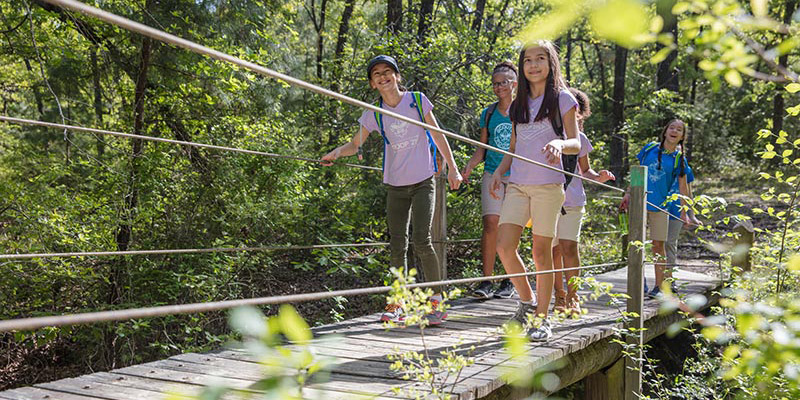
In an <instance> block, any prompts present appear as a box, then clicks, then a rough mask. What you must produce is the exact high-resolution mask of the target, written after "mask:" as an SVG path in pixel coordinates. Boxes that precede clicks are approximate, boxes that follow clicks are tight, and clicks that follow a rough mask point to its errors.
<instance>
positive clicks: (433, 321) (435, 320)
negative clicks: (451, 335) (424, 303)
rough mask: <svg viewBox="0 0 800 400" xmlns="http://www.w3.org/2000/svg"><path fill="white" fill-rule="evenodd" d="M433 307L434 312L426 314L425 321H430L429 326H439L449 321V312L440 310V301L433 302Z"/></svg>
mask: <svg viewBox="0 0 800 400" xmlns="http://www.w3.org/2000/svg"><path fill="white" fill-rule="evenodd" d="M431 305H432V306H433V312H431V313H430V314H426V315H425V319H427V320H428V325H439V324H441V323H442V322H444V320H445V319H447V312H446V311H442V310H440V307H439V301H438V300H431Z"/></svg>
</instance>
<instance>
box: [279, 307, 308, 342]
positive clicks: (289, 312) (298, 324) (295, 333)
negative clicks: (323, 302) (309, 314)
mask: <svg viewBox="0 0 800 400" xmlns="http://www.w3.org/2000/svg"><path fill="white" fill-rule="evenodd" d="M279 318H280V323H281V330H282V331H283V334H284V335H286V337H287V338H289V340H291V341H293V342H297V343H305V342H308V341H309V340H311V337H312V336H311V329H309V327H308V324H306V321H304V320H303V317H301V316H300V314H298V313H297V311H295V309H294V307H292V306H290V305H288V304H284V305H282V306H281V311H280V317H279Z"/></svg>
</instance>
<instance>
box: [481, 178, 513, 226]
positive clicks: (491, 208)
mask: <svg viewBox="0 0 800 400" xmlns="http://www.w3.org/2000/svg"><path fill="white" fill-rule="evenodd" d="M502 182H503V188H502V189H500V190H498V191H497V195H498V196H500V199H499V200H498V199H495V198H494V197H492V194H491V190H492V188H491V187H490V186H491V184H492V174H489V173H484V174H483V178H481V210H482V211H481V217H483V216H484V215H500V211H501V210H502V208H503V199H504V198H505V197H506V187H507V186H508V177H507V176H505V177H503V179H502Z"/></svg>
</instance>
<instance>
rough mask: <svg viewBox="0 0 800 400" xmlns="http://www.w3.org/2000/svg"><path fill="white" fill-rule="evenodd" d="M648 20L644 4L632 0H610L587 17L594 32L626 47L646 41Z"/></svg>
mask: <svg viewBox="0 0 800 400" xmlns="http://www.w3.org/2000/svg"><path fill="white" fill-rule="evenodd" d="M649 21H650V17H649V16H648V14H647V10H646V9H645V8H644V5H643V4H642V3H640V2H638V1H634V0H611V1H609V2H608V3H606V4H605V5H603V6H600V7H599V8H597V9H595V10H594V11H592V13H591V15H590V17H589V23H590V24H591V25H592V28H593V29H594V31H595V33H597V34H598V35H599V36H600V37H602V38H605V39H608V40H611V41H613V42H615V43H618V44H619V45H621V46H623V47H627V48H634V47H639V46H641V45H643V44H644V43H645V42H646V41H647V33H648V30H649Z"/></svg>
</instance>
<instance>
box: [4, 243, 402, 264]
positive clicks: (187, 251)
mask: <svg viewBox="0 0 800 400" xmlns="http://www.w3.org/2000/svg"><path fill="white" fill-rule="evenodd" d="M388 245H389V243H387V242H369V243H335V244H334V243H332V244H313V245H299V246H258V247H211V248H206V249H156V250H125V251H76V252H64V253H21V254H0V260H25V259H34V258H57V257H59V258H60V257H95V256H141V255H164V254H202V253H235V252H247V251H284V250H313V249H331V248H341V247H374V246H388Z"/></svg>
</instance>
